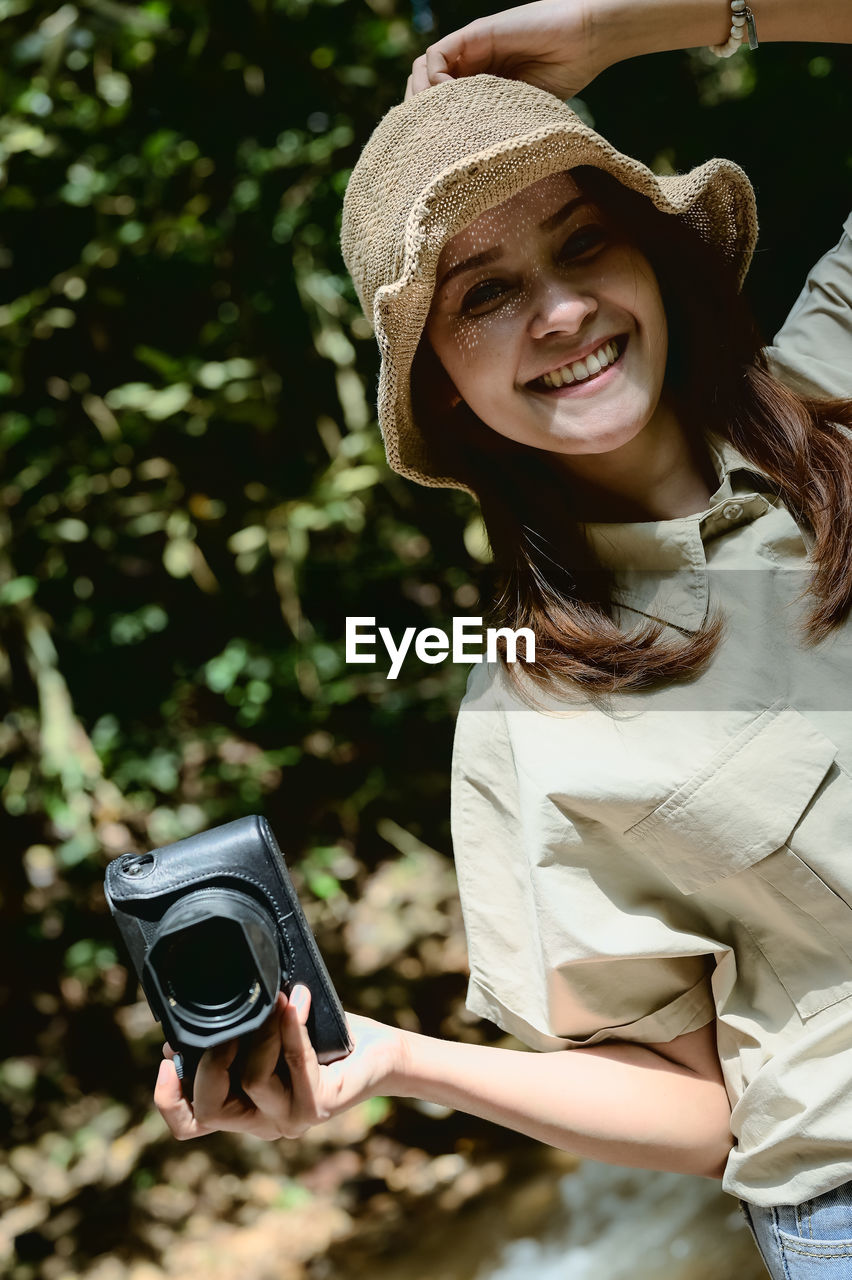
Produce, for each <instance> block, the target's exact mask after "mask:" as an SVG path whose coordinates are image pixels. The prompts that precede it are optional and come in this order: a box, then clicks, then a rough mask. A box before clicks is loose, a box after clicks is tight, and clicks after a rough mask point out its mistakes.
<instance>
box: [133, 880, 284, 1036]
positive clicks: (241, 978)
mask: <svg viewBox="0 0 852 1280" xmlns="http://www.w3.org/2000/svg"><path fill="white" fill-rule="evenodd" d="M146 967H148V968H149V972H150V974H151V976H152V977H153V979H154V981H155V983H156V985H157V986H158V987H159V989H160V991H161V992H162V995H163V997H164V999H165V1001H166V1002H167V1003H168V1005H169V1008H170V1010H171V1014H172V1016H173V1017H174V1018H176V1019H177V1020H178V1021H179V1022H180V1023H181V1025H182V1026H183V1027H185V1028H186V1029H187V1030H190V1031H192V1032H193V1033H194V1034H195V1036H196V1037H200V1038H201V1040H202V1041H205V1042H208V1043H210V1044H213V1043H216V1042H218V1041H219V1040H221V1039H222V1035H223V1032H225V1031H227V1032H228V1034H237V1033H238V1032H239V1030H240V1027H241V1024H242V1023H245V1022H246V1021H247V1020H248V1019H250V1018H254V1017H255V1015H256V1014H257V1013H258V1011H259V1010H260V1009H262V1008H263V1007H265V1006H266V1007H269V1006H271V1004H272V1002H273V1000H274V999H275V996H276V995H277V993H278V991H279V989H280V987H281V963H280V957H279V951H278V943H277V931H276V928H275V922H274V920H273V919H272V917H271V915H270V914H269V912H268V911H267V910H266V909H265V908H264V907H262V906H261V905H260V904H259V903H258V902H256V901H255V900H254V899H252V898H250V897H249V896H248V895H247V894H245V893H240V892H239V891H238V890H234V889H225V888H206V889H199V890H196V891H194V892H192V893H188V894H187V895H186V896H185V897H183V898H180V899H178V901H177V902H175V903H174V904H173V905H172V906H171V907H169V909H168V911H166V913H165V915H164V916H163V918H162V920H161V921H160V928H159V930H158V935H157V939H156V941H155V942H154V944H153V945H152V947H151V950H150V952H149V955H148V959H147V961H146Z"/></svg>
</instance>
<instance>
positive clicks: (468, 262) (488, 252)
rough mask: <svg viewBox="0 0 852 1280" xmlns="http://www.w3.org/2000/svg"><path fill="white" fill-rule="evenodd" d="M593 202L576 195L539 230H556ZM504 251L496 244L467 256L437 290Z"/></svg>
mask: <svg viewBox="0 0 852 1280" xmlns="http://www.w3.org/2000/svg"><path fill="white" fill-rule="evenodd" d="M587 204H591V201H590V200H589V199H587V197H586V196H574V198H573V199H572V200H569V201H568V202H567V204H563V206H562V208H561V209H557V210H556V213H552V214H551V215H550V217H549V218H545V220H544V222H540V223H539V224H538V229H539V231H555V230H556V228H557V227H561V226H562V223H563V222H567V220H568V219H569V218H570V217H571V214H572V213H573V212H574V210H575V209H579V208H580V207H581V206H582V205H587ZM502 253H503V246H502V245H500V244H497V245H494V247H493V248H491V249H483V251H482V253H475V254H473V256H472V257H470V258H465V259H464V260H463V261H462V262H457V263H456V264H455V266H454V267H450V269H449V270H448V271H445V272H444V274H443V276H442V277H441V279H440V281H439V283H438V286H437V288H436V290H435V292H436V293H439V292H440V290H441V289H443V288H444V285H446V284H449V282H450V281H451V280H453V279H454V278H455V277H456V276H458V275H461V273H462V272H463V271H474V270H475V269H476V268H477V267H485V266H487V265H488V264H489V262H495V261H496V260H497V259H498V258H499V257H501V255H502Z"/></svg>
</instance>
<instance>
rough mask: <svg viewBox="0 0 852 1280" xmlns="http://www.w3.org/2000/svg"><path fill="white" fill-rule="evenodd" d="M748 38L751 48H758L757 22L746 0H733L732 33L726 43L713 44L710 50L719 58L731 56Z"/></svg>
mask: <svg viewBox="0 0 852 1280" xmlns="http://www.w3.org/2000/svg"><path fill="white" fill-rule="evenodd" d="M744 37H745V38H747V39H748V47H749V49H756V48H757V24H756V22H755V20H754V14H753V13H752V11H751V9H750V8H749V6H748V4H747V3H746V0H731V33H730V35H729V36H728V38H727V40H726V41H725V43H724V44H711V45H710V52H711V53H715V55H716V57H717V58H730V57H731V55H732V54H734V53H736V51H737V49H739V48H740V46H741V45H742V43H743V38H744Z"/></svg>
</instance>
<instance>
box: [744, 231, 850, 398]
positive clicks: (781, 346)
mask: <svg viewBox="0 0 852 1280" xmlns="http://www.w3.org/2000/svg"><path fill="white" fill-rule="evenodd" d="M765 354H766V356H767V358H768V360H769V367H770V369H771V370H772V372H773V373H774V374H775V376H776V377H777V378H779V379H780V380H781V381H782V382H784V383H786V384H787V385H788V386H790V387H792V388H793V389H794V390H796V391H799V392H801V393H803V394H804V395H812V396H817V397H824V396H852V214H850V215H849V217H848V218H847V219H846V222H845V223H844V227H843V234H842V235H841V237H840V239H839V241H838V242H837V244H836V245H835V247H834V248H833V249H830V250H829V252H828V253H826V254H824V255H823V256H822V257H821V258H820V260H819V262H818V263H817V264H816V266H815V267H814V268H813V269H812V271H811V272H810V273H809V275H808V278H807V280H806V282H805V287H804V288H803V289H802V292H801V293H800V294H799V296H798V298H797V299H796V301H795V303H794V304H793V309H792V310H791V312H790V314H789V315H788V317H787V319H786V320H785V321H784V324H783V325H782V327H781V329H780V330H779V331H778V333H777V334H776V335H775V340H774V342H773V343H772V344H771V346H768V347H767V348H766V352H765Z"/></svg>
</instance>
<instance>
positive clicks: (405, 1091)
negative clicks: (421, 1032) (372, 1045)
mask: <svg viewBox="0 0 852 1280" xmlns="http://www.w3.org/2000/svg"><path fill="white" fill-rule="evenodd" d="M417 1038H419V1037H417V1035H416V1033H415V1032H413V1031H405V1030H403V1029H402V1028H401V1027H399V1028H395V1029H394V1034H393V1037H392V1038H391V1040H390V1042H389V1044H388V1047H387V1057H386V1061H385V1071H386V1074H385V1080H384V1086H383V1092H384V1093H385V1094H386V1095H387V1096H388V1097H392V1098H410V1097H411V1096H412V1092H411V1082H412V1080H413V1075H414V1073H413V1070H412V1053H413V1048H412V1041H413V1040H414V1039H417Z"/></svg>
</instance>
